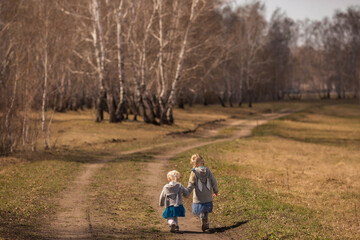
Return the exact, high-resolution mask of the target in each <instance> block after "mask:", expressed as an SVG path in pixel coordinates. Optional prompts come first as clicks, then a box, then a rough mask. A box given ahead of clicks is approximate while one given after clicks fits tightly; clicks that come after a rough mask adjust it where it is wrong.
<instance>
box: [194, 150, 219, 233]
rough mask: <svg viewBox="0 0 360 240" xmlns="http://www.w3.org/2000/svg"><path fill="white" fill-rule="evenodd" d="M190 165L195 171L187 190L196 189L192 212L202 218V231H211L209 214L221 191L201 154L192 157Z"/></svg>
mask: <svg viewBox="0 0 360 240" xmlns="http://www.w3.org/2000/svg"><path fill="white" fill-rule="evenodd" d="M190 163H191V164H192V165H193V169H192V170H191V171H192V172H191V174H190V178H189V185H188V187H187V188H188V190H189V192H191V191H192V190H193V189H195V191H194V194H193V204H192V212H193V214H195V215H197V216H200V219H201V223H202V224H201V229H202V230H203V231H205V230H206V229H209V218H208V214H209V213H211V212H212V210H213V203H212V201H213V197H216V196H217V194H218V192H219V190H218V187H217V182H216V179H215V177H214V175H213V174H212V173H211V171H210V169H209V168H207V167H205V166H204V165H205V160H204V159H203V158H202V157H201V156H200V155H199V154H194V155H192V156H191V159H190Z"/></svg>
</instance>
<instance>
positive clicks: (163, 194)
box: [159, 189, 165, 207]
mask: <svg viewBox="0 0 360 240" xmlns="http://www.w3.org/2000/svg"><path fill="white" fill-rule="evenodd" d="M164 205H165V193H164V189H163V190H162V191H161V193H160V198H159V206H160V207H162V206H164Z"/></svg>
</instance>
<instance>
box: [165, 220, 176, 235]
mask: <svg viewBox="0 0 360 240" xmlns="http://www.w3.org/2000/svg"><path fill="white" fill-rule="evenodd" d="M167 221H168V224H169V226H170V232H172V233H174V232H176V227H177V217H170V218H167Z"/></svg>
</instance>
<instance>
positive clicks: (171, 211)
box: [163, 205, 185, 218]
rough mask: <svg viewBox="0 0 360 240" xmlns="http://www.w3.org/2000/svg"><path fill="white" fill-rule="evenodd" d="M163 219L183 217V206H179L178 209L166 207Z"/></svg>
mask: <svg viewBox="0 0 360 240" xmlns="http://www.w3.org/2000/svg"><path fill="white" fill-rule="evenodd" d="M163 217H164V218H169V217H185V208H184V206H183V205H180V206H178V207H174V206H170V207H167V208H165V211H164V212H163Z"/></svg>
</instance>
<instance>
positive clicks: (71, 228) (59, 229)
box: [50, 114, 283, 240]
mask: <svg viewBox="0 0 360 240" xmlns="http://www.w3.org/2000/svg"><path fill="white" fill-rule="evenodd" d="M282 115H283V114H276V115H269V116H268V117H266V120H261V121H260V120H259V121H257V120H227V121H226V124H225V127H231V126H239V127H241V130H240V131H238V132H237V133H236V134H234V135H232V136H229V137H228V138H226V139H218V140H213V141H209V142H199V141H198V140H199V138H185V139H182V140H180V141H186V142H187V143H190V142H191V143H192V144H190V145H188V146H185V147H176V148H172V149H171V150H169V151H168V152H164V153H162V154H159V155H157V156H156V157H155V159H154V161H152V162H149V164H148V166H147V167H148V170H149V173H150V176H149V179H148V180H149V181H148V182H147V184H148V188H147V191H146V194H147V195H148V196H149V197H150V198H151V199H153V200H152V201H151V202H152V203H153V207H154V209H158V211H159V216H161V212H160V211H162V209H161V210H160V209H159V207H158V206H157V204H158V195H159V191H160V190H161V188H162V185H163V184H164V177H163V176H165V173H166V171H167V170H166V169H165V167H166V164H167V160H168V159H171V158H172V157H174V156H175V155H177V154H179V153H181V152H184V151H187V150H190V149H193V148H196V147H201V146H205V145H208V144H214V143H218V142H223V141H229V140H233V139H237V138H240V137H245V136H249V135H250V134H251V129H253V128H254V127H256V126H257V125H260V124H264V123H265V122H267V121H268V120H271V119H275V118H278V117H281V116H282ZM214 135H216V131H214V130H209V131H204V132H203V133H202V134H201V137H202V138H208V137H211V136H214ZM166 145H168V144H160V145H154V146H150V147H145V148H141V149H136V150H131V151H126V152H122V153H119V155H126V154H132V153H136V152H142V151H146V150H150V149H152V148H154V147H163V146H166ZM110 160H111V158H103V159H101V161H100V162H99V163H92V164H86V165H85V166H84V170H83V171H82V172H81V173H80V175H79V176H78V177H77V178H76V180H75V181H74V182H73V183H72V185H71V187H70V188H69V189H68V190H67V191H66V192H65V193H64V194H63V195H62V197H61V199H60V201H59V211H58V212H57V214H56V215H55V218H54V219H53V221H52V224H51V226H50V231H51V235H54V236H56V237H55V239H76V240H80V239H92V238H94V236H93V233H92V224H91V218H90V215H89V207H88V203H87V199H88V197H89V196H88V193H87V187H88V185H89V184H90V182H91V179H92V177H93V176H94V175H95V174H96V172H97V171H98V170H99V169H101V168H102V167H104V166H105V165H106V163H107V162H109V161H110ZM187 213H191V210H190V209H187ZM164 226H165V223H164ZM181 228H182V229H183V230H186V231H184V232H183V235H182V236H181V239H195V238H196V239H218V238H220V237H217V236H216V235H214V234H203V233H202V232H200V231H199V221H198V219H196V218H195V217H193V216H192V214H187V217H186V218H184V219H181ZM167 230H168V229H167ZM199 233H200V234H199ZM221 238H223V237H221Z"/></svg>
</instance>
